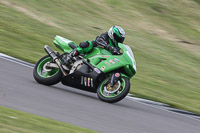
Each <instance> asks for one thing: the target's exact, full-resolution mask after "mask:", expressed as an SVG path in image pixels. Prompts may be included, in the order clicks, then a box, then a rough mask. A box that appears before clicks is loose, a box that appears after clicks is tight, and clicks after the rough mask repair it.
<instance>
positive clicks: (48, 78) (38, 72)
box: [33, 55, 62, 85]
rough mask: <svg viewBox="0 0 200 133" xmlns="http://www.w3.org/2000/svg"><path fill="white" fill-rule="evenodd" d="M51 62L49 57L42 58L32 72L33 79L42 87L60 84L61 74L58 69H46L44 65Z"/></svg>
mask: <svg viewBox="0 0 200 133" xmlns="http://www.w3.org/2000/svg"><path fill="white" fill-rule="evenodd" d="M49 62H52V58H51V57H50V56H49V55H46V56H44V57H42V58H41V59H40V60H39V61H38V62H37V63H36V65H35V67H34V70H33V77H34V79H35V80H36V81H37V82H38V83H40V84H44V85H54V84H57V83H59V82H60V80H61V77H62V73H61V71H60V69H59V68H47V67H46V64H47V63H49Z"/></svg>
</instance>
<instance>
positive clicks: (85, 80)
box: [84, 77, 87, 86]
mask: <svg viewBox="0 0 200 133" xmlns="http://www.w3.org/2000/svg"><path fill="white" fill-rule="evenodd" d="M84 83H85V86H87V77H84Z"/></svg>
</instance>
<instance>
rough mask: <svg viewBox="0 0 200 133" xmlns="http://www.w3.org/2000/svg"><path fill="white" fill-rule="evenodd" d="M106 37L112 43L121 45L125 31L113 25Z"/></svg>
mask: <svg viewBox="0 0 200 133" xmlns="http://www.w3.org/2000/svg"><path fill="white" fill-rule="evenodd" d="M108 36H109V37H110V39H111V40H112V41H113V42H114V43H115V41H117V42H119V43H123V42H124V39H125V31H124V29H122V28H121V27H119V26H116V25H114V26H113V27H111V28H110V29H109V31H108Z"/></svg>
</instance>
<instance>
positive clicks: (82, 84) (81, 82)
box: [81, 76, 83, 85]
mask: <svg viewBox="0 0 200 133" xmlns="http://www.w3.org/2000/svg"><path fill="white" fill-rule="evenodd" d="M81 85H83V76H81Z"/></svg>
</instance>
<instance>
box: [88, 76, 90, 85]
mask: <svg viewBox="0 0 200 133" xmlns="http://www.w3.org/2000/svg"><path fill="white" fill-rule="evenodd" d="M88 86H90V78H88Z"/></svg>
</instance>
